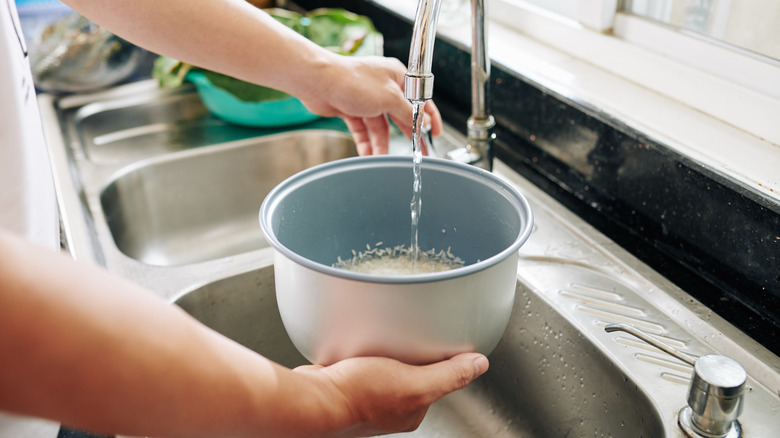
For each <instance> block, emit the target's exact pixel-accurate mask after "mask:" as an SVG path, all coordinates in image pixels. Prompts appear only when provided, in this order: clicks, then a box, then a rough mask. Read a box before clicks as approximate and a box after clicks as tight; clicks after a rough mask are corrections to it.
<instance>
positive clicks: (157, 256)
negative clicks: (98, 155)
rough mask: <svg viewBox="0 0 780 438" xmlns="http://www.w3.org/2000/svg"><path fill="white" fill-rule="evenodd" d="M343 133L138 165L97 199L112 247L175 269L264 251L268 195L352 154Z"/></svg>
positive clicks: (274, 139) (239, 145) (240, 145)
mask: <svg viewBox="0 0 780 438" xmlns="http://www.w3.org/2000/svg"><path fill="white" fill-rule="evenodd" d="M356 154H357V153H356V150H355V145H354V143H353V141H352V138H351V137H350V136H349V135H347V134H345V133H342V132H337V131H329V130H301V131H294V132H288V133H283V134H275V135H269V136H264V137H256V138H251V139H246V140H238V141H235V142H230V143H226V144H223V145H219V146H212V147H209V148H200V149H194V150H190V151H186V152H181V153H179V154H173V155H171V156H165V157H162V158H158V159H153V160H148V161H142V162H140V163H138V164H136V165H133V166H131V167H130V168H129V169H125V170H123V171H122V172H121V173H120V174H119V175H118V176H116V177H115V179H114V180H113V181H111V182H110V183H109V184H108V186H107V187H106V188H105V189H104V190H103V192H102V193H101V195H100V203H101V205H102V208H103V212H104V215H105V218H106V223H107V224H108V228H109V229H110V231H111V236H112V237H113V239H114V242H115V243H116V246H117V247H118V248H119V250H120V251H122V252H123V253H124V254H125V255H127V256H129V257H131V258H134V259H136V260H139V261H141V262H143V263H146V264H149V265H155V266H176V265H182V264H187V263H194V262H202V261H206V260H212V259H216V258H220V257H226V256H231V255H235V254H240V253H243V252H247V251H252V250H255V249H259V248H263V247H265V246H267V244H266V242H265V239H264V238H263V235H262V232H261V231H260V227H259V226H258V224H257V212H258V210H259V208H260V204H261V203H262V201H263V199H264V198H265V196H266V194H267V193H268V192H269V191H270V190H271V189H272V188H273V187H274V186H276V185H277V184H279V183H280V182H281V181H282V180H284V179H285V178H287V177H289V176H291V175H293V174H295V173H297V172H299V171H301V170H304V169H306V168H308V167H311V166H314V165H316V164H320V163H324V162H326V161H331V160H335V159H340V158H346V157H351V156H354V155H356Z"/></svg>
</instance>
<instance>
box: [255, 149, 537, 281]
mask: <svg viewBox="0 0 780 438" xmlns="http://www.w3.org/2000/svg"><path fill="white" fill-rule="evenodd" d="M411 165H412V158H411V157H407V156H398V155H382V156H366V157H351V158H344V159H340V160H334V161H330V162H327V163H323V164H319V165H316V166H313V167H310V168H308V169H306V170H303V171H301V172H299V173H296V174H295V175H293V176H291V177H289V178H287V179H286V180H284V181H282V182H281V183H280V184H278V185H277V186H276V187H274V189H273V190H271V191H270V192H269V193H268V195H267V196H266V197H265V199H264V200H263V203H262V205H261V206H260V217H259V219H260V227H261V228H262V230H263V234H264V235H265V238H266V240H267V241H268V243H269V244H270V245H271V247H273V248H274V249H275V250H276V251H279V252H280V253H282V255H284V256H285V257H287V258H288V259H290V260H292V261H294V262H296V263H298V264H300V265H302V266H304V267H306V268H309V269H312V270H314V271H317V272H321V273H323V274H328V275H332V276H335V277H340V278H345V279H350V280H355V281H363V282H372V283H422V282H431V281H440V280H447V279H453V278H458V277H462V276H466V275H470V274H473V273H475V272H479V271H482V270H484V269H487V268H490V267H492V266H494V265H496V264H498V263H500V262H502V261H504V260H505V259H506V258H507V257H509V256H510V255H511V254H512V253H514V252H516V251H518V250H519V249H520V247H521V246H522V245H523V243H525V241H526V240H528V237H529V236H530V234H531V230H532V228H533V221H534V218H533V211H532V210H531V205H530V204H529V203H528V200H527V199H526V198H525V196H523V195H522V194H521V193H520V192H519V191H518V190H517V189H515V188H514V187H513V186H511V185H510V184H509V183H507V182H506V181H504V180H503V179H501V178H499V177H497V176H496V175H494V174H493V173H491V172H488V171H487V170H484V169H480V168H478V167H476V166H472V165H469V164H463V163H459V162H456V161H452V160H447V159H443V158H434V157H423V164H422V165H423V167H429V168H437V169H439V170H445V171H446V170H449V171H453V172H457V173H459V174H464V173H465V174H466V175H467V176H469V177H471V178H473V179H475V180H477V181H480V182H485V181H487V182H489V183H490V184H492V185H496V186H499V187H501V188H502V189H503V190H504V193H505V194H506V195H505V196H506V197H507V198H508V199H510V200H512V201H514V202H516V203H517V204H518V206H519V209H520V210H521V212H522V213H523V214H525V217H526V218H527V220H526V223H524V224H523V226H522V228H521V229H520V231H519V233H518V235H517V238H516V239H515V241H514V242H512V244H511V245H509V246H508V247H507V248H506V249H504V250H503V251H501V252H499V253H498V254H496V255H494V256H492V257H490V258H488V259H485V260H480V261H479V262H476V263H472V264H470V265H466V266H463V267H460V268H456V269H452V270H449V271H443V272H433V273H426V274H414V275H395V276H391V275H376V274H365V273H361V272H352V271H347V270H345V269H339V268H334V267H332V266H328V265H325V264H322V263H319V262H315V261H313V260H309V259H308V258H306V257H303V256H301V255H300V254H298V253H296V252H294V251H292V250H290V249H289V248H287V247H286V246H284V245H283V244H282V243H281V242H279V240H278V239H277V238H276V234H275V233H274V232H273V230H272V228H271V224H270V218H271V216H272V214H273V211H274V209H275V208H276V205H277V201H278V200H279V199H280V197H281V196H282V195H283V194H285V193H286V192H288V191H290V190H294V189H295V188H296V187H298V186H300V185H303V184H305V183H307V182H309V181H311V180H312V179H315V180H316V179H319V178H321V177H322V176H326V175H329V174H332V173H336V172H341V171H343V170H345V169H350V168H354V167H361V168H364V167H401V166H403V167H411ZM483 178H484V179H483ZM409 198H410V199H411V193H410V194H409Z"/></svg>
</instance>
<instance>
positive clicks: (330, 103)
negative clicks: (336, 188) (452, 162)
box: [301, 56, 442, 155]
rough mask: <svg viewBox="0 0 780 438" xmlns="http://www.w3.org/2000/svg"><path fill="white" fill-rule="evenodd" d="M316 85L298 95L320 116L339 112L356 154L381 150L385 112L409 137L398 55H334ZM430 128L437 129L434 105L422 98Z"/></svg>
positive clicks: (409, 123) (408, 108) (386, 139)
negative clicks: (308, 91)
mask: <svg viewBox="0 0 780 438" xmlns="http://www.w3.org/2000/svg"><path fill="white" fill-rule="evenodd" d="M330 67H332V68H330V69H329V73H327V74H326V77H323V78H321V79H322V80H320V81H318V87H319V88H318V89H317V92H316V93H313V94H312V95H311V97H308V98H306V97H304V98H302V99H301V101H302V102H303V103H304V105H306V107H308V108H309V110H311V111H312V112H314V113H316V114H319V115H322V116H325V117H341V118H342V119H344V121H345V122H346V124H347V127H348V128H349V131H350V132H351V133H352V137H353V138H354V140H355V144H356V145H357V150H358V153H359V154H360V155H372V154H386V153H387V150H388V143H389V140H390V125H389V122H388V119H387V117H388V116H389V117H390V120H392V121H393V123H394V124H395V125H396V126H397V127H398V128H399V129H400V130H401V132H403V134H404V135H405V136H406V137H407V138H411V137H412V116H413V115H412V104H411V103H410V102H409V101H408V100H407V99H406V98H405V97H404V92H403V86H404V74H405V73H406V68H405V67H404V65H403V64H402V63H401V62H400V61H399V60H397V59H394V58H386V57H380V56H370V57H350V56H334V58H333V61H332V63H331V65H330ZM424 111H425V116H426V119H427V121H429V122H430V124H431V134H433V135H434V136H438V135H440V134H441V131H442V120H441V114H439V110H438V109H437V108H436V105H434V103H433V102H432V101H430V100H429V101H427V102H426V104H425V109H424Z"/></svg>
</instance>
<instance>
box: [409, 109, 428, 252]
mask: <svg viewBox="0 0 780 438" xmlns="http://www.w3.org/2000/svg"><path fill="white" fill-rule="evenodd" d="M412 105H413V108H414V117H413V119H412V172H413V174H414V180H413V183H412V204H411V212H412V239H411V240H412V243H411V245H410V249H411V257H412V266H415V265H416V263H417V259H418V258H419V256H420V245H419V238H418V237H419V236H418V231H417V228H418V227H417V224H418V222H419V221H420V211H421V210H422V179H421V175H420V174H421V172H422V129H421V128H422V124H423V105H425V101H423V100H420V101H414V100H413V101H412Z"/></svg>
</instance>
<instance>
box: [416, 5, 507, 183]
mask: <svg viewBox="0 0 780 438" xmlns="http://www.w3.org/2000/svg"><path fill="white" fill-rule="evenodd" d="M441 1H442V0H419V3H418V4H417V12H416V14H415V18H414V27H413V29H412V43H411V46H410V49H409V64H408V67H407V69H408V70H407V72H406V76H405V78H404V95H405V97H406V98H407V99H409V100H410V101H413V102H420V101H425V100H428V99H430V98H431V97H433V73H432V72H431V65H432V64H433V45H434V42H435V41H436V24H437V21H438V19H439V9H440V8H441ZM485 12H486V9H485V0H471V40H472V44H471V116H470V117H469V119H468V122H467V126H466V128H467V130H466V131H467V142H466V145H465V146H464V147H462V148H458V149H455V150H454V151H450V152H449V153H448V154H447V157H448V158H450V159H453V160H455V161H460V162H465V163H469V164H473V165H476V166H478V167H481V168H483V169H486V170H493V149H492V145H491V143H492V142H493V140H494V139H495V133H493V127H494V126H495V125H496V121H495V119H494V118H493V116H492V115H490V114H489V113H488V109H487V102H486V101H487V86H488V81H489V79H490V58H489V57H488V55H487V33H486V32H485V16H486V13H485Z"/></svg>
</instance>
